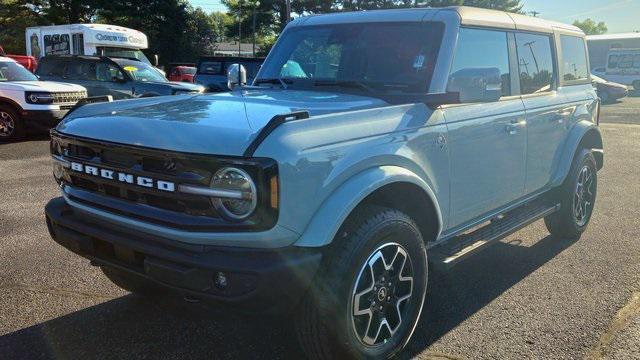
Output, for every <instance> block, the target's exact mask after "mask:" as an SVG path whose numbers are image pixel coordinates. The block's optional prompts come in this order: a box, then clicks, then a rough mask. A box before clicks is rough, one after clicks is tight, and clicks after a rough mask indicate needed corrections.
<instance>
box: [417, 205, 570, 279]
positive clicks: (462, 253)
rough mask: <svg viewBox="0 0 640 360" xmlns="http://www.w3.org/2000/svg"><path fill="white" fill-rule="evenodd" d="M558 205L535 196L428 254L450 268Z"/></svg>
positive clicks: (554, 209) (438, 266) (443, 266)
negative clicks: (524, 203) (529, 201)
mask: <svg viewBox="0 0 640 360" xmlns="http://www.w3.org/2000/svg"><path fill="white" fill-rule="evenodd" d="M559 209H560V204H553V203H549V202H544V201H542V200H536V201H533V202H531V203H529V204H527V205H524V206H522V207H519V208H517V209H514V210H511V211H509V212H507V213H505V214H503V216H501V217H499V218H496V219H494V220H492V221H491V222H490V223H489V224H487V225H485V226H483V227H481V228H479V229H477V230H474V231H472V232H470V233H465V234H462V235H458V236H456V237H453V238H451V239H449V240H447V241H446V242H444V243H443V244H441V245H438V246H436V247H434V248H433V249H431V251H430V254H429V255H430V256H431V259H433V260H432V261H433V262H432V263H433V265H434V266H436V267H437V268H441V269H443V268H444V269H448V268H451V267H452V266H454V265H456V264H457V263H458V262H460V261H461V260H462V259H465V258H467V257H468V256H471V255H473V254H476V253H478V252H479V251H480V250H483V249H486V248H487V247H489V246H490V245H492V244H495V243H496V242H497V241H499V240H500V239H503V238H505V237H507V236H509V235H511V234H513V233H514V232H516V231H518V230H520V229H522V228H523V227H525V226H527V225H529V224H531V223H533V222H535V221H537V220H539V219H542V218H544V217H545V216H547V215H550V214H553V213H554V212H556V211H558V210H559Z"/></svg>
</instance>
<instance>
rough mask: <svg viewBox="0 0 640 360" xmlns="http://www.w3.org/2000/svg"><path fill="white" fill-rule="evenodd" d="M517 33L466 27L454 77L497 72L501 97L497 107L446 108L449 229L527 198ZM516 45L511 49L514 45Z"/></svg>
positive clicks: (524, 138) (463, 31) (456, 55)
mask: <svg viewBox="0 0 640 360" xmlns="http://www.w3.org/2000/svg"><path fill="white" fill-rule="evenodd" d="M511 39H512V34H507V32H505V31H499V30H485V29H474V28H462V29H460V34H459V36H458V43H457V46H456V53H455V57H454V63H453V66H452V68H451V72H450V73H451V74H454V73H455V72H457V71H460V70H462V69H467V68H476V69H477V68H498V69H499V70H500V72H501V74H502V79H503V81H502V95H503V96H502V98H501V99H500V100H499V101H497V102H493V103H477V104H461V105H448V106H444V109H443V112H444V116H445V118H446V122H447V129H448V134H449V135H448V136H449V143H450V146H449V148H450V159H451V176H450V178H451V216H450V219H451V220H450V227H453V228H455V227H457V226H460V225H463V224H466V223H469V222H470V221H472V220H474V219H476V218H478V217H480V216H482V215H484V214H487V213H488V212H491V211H493V210H496V209H498V208H500V207H501V206H503V205H506V204H508V203H509V202H512V201H514V200H516V199H518V198H520V197H521V196H522V195H523V189H524V181H525V173H526V168H525V161H526V154H525V152H526V123H525V112H524V106H523V104H522V100H521V99H520V97H519V96H517V95H514V91H517V89H512V88H513V82H514V81H513V77H512V76H511V74H512V73H513V72H514V71H517V68H516V65H514V62H513V61H512V60H513V59H512V58H511V57H510V55H509V53H510V50H509V49H510V48H511V49H512V50H511V52H513V41H512V40H511ZM510 44H511V45H510Z"/></svg>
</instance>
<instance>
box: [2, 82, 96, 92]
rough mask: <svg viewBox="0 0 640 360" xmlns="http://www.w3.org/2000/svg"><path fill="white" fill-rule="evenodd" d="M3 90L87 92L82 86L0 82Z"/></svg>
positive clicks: (58, 83) (57, 83) (56, 83)
mask: <svg viewBox="0 0 640 360" xmlns="http://www.w3.org/2000/svg"><path fill="white" fill-rule="evenodd" d="M0 85H1V86H2V87H3V88H7V89H12V90H24V91H46V92H66V91H87V90H86V89H85V88H84V87H83V86H80V85H76V84H69V83H61V82H54V81H38V80H34V81H9V82H2V83H0Z"/></svg>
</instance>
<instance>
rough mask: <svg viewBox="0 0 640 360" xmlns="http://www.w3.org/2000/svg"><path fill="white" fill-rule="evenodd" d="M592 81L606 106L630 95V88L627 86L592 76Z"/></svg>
mask: <svg viewBox="0 0 640 360" xmlns="http://www.w3.org/2000/svg"><path fill="white" fill-rule="evenodd" d="M591 81H592V82H593V85H594V86H595V88H596V90H597V91H598V96H599V97H600V100H601V101H602V102H603V103H604V104H608V103H612V102H615V101H616V100H619V99H622V98H625V97H627V96H628V95H629V88H628V87H626V86H625V85H622V84H618V83H615V82H612V81H607V80H605V79H603V78H601V77H598V76H595V75H593V74H591Z"/></svg>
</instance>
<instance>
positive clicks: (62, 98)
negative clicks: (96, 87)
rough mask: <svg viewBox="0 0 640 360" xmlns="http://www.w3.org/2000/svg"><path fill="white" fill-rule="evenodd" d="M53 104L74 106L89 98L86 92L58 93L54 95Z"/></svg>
mask: <svg viewBox="0 0 640 360" xmlns="http://www.w3.org/2000/svg"><path fill="white" fill-rule="evenodd" d="M52 95H53V104H55V105H61V104H71V105H74V104H75V103H77V102H78V101H80V100H81V99H84V98H86V97H87V92H86V91H72V92H69V91H68V92H56V93H53V94H52Z"/></svg>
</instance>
